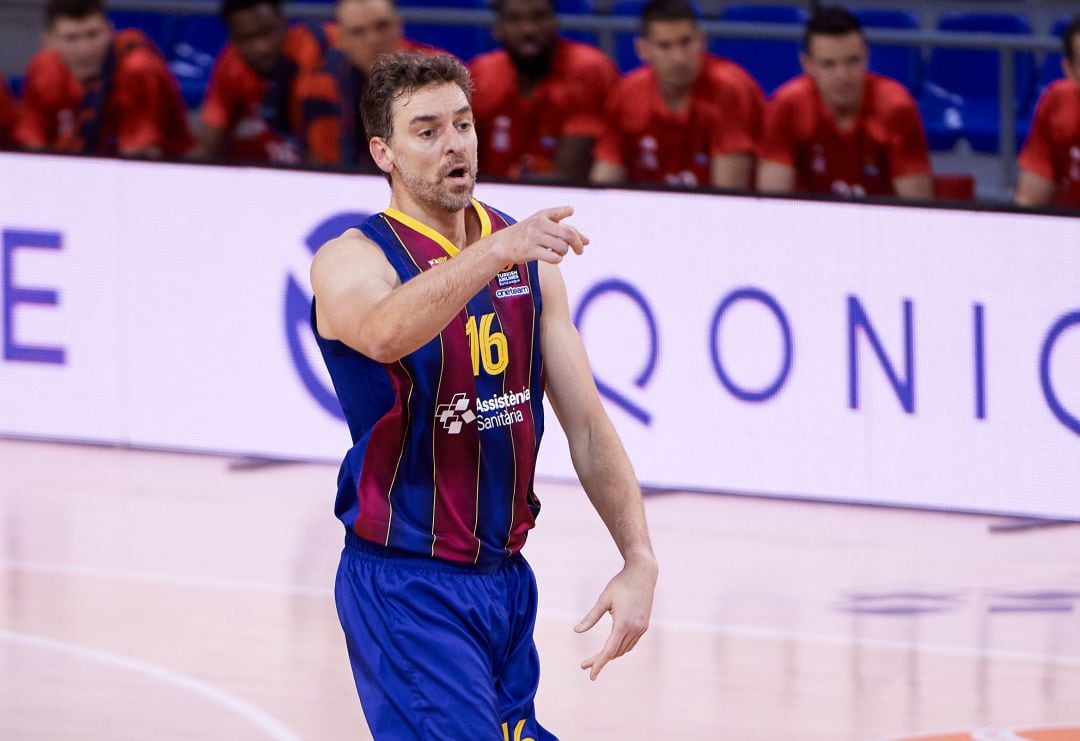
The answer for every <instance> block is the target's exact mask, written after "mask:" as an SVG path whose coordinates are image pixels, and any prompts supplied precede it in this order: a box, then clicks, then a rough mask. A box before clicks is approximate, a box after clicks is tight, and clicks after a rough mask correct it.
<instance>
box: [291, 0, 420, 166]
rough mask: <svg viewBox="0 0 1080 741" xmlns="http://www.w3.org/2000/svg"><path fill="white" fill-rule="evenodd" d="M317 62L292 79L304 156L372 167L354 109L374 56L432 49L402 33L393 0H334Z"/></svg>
mask: <svg viewBox="0 0 1080 741" xmlns="http://www.w3.org/2000/svg"><path fill="white" fill-rule="evenodd" d="M334 18H335V20H336V24H335V25H334V26H332V27H330V28H329V29H327V35H326V38H325V43H326V44H327V51H326V53H325V54H324V56H323V59H322V64H321V65H320V66H319V68H318V69H316V70H314V71H313V72H308V73H306V74H304V75H303V76H302V78H301V79H300V80H299V81H298V82H297V90H296V94H297V97H298V98H300V109H301V113H300V115H301V135H300V138H301V140H302V143H303V145H304V147H305V151H306V154H307V157H308V159H309V160H310V161H312V162H315V163H318V164H327V165H339V166H341V167H348V168H352V169H358V170H360V171H362V172H371V173H375V172H378V171H379V170H378V168H377V167H376V166H375V163H374V161H372V159H371V154H370V153H369V152H368V148H367V132H366V131H365V130H364V123H363V121H362V120H361V116H360V114H359V109H360V100H361V99H362V98H363V96H364V89H365V88H366V86H367V78H368V75H369V74H370V73H371V67H372V65H374V64H375V60H376V59H378V58H379V57H380V56H382V55H383V54H388V53H391V52H395V51H419V52H426V53H436V52H438V51H439V50H438V49H435V48H434V47H429V46H425V45H424V44H418V43H416V42H415V41H410V40H409V39H407V38H405V36H404V26H403V23H402V20H401V14H400V13H398V11H397V8H396V6H395V5H394V2H393V0H338V2H337V4H336V5H335V6H334Z"/></svg>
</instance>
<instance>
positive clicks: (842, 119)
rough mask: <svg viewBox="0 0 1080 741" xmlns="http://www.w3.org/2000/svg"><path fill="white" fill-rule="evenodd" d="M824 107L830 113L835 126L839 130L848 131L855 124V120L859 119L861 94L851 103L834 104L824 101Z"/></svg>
mask: <svg viewBox="0 0 1080 741" xmlns="http://www.w3.org/2000/svg"><path fill="white" fill-rule="evenodd" d="M825 107H826V108H827V109H828V111H829V113H831V114H832V117H833V121H834V122H836V128H838V129H840V130H841V131H850V130H851V129H852V128H853V127H854V126H855V123H856V121H858V120H859V109H860V108H862V96H861V95H860V96H859V99H858V100H856V101H855V103H854V104H853V105H834V104H832V103H829V102H828V101H826V102H825Z"/></svg>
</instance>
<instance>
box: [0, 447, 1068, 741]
mask: <svg viewBox="0 0 1080 741" xmlns="http://www.w3.org/2000/svg"><path fill="white" fill-rule="evenodd" d="M335 480H336V468H335V467H333V466H325V465H299V464H298V465H275V466H253V467H247V466H244V465H237V462H236V461H230V460H229V459H224V458H216V457H208V456H195V455H181V454H172V453H156V452H140V451H126V450H119V449H114V448H99V447H91V446H78V445H59V444H53V443H43V442H28V441H14V440H8V441H0V738H2V739H12V740H18V741H39V740H45V739H48V740H49V741H53V740H57V739H64V740H66V739H148V738H154V739H161V740H163V741H167V740H171V739H266V738H272V739H295V738H304V739H358V738H359V739H363V738H370V736H369V734H368V733H367V731H366V728H365V726H364V722H363V717H362V714H361V710H360V705H359V702H358V701H357V699H356V695H355V693H354V689H353V686H352V678H351V675H350V674H349V669H348V661H347V658H346V655H345V647H344V641H343V639H342V636H341V632H340V628H339V626H338V622H337V616H336V613H335V610H334V604H333V599H332V595H331V585H332V583H333V577H334V571H335V568H336V564H337V557H338V554H339V552H340V548H341V529H340V525H339V523H338V522H337V521H336V520H335V519H334V517H333V514H332V506H333V496H334V486H335ZM538 492H539V494H540V496H541V499H542V500H543V504H544V511H543V513H542V514H541V516H540V521H539V526H538V528H537V530H535V531H534V533H533V535H532V536H531V537H530V540H529V544H528V546H527V547H526V550H525V553H526V555H527V557H528V558H529V560H530V561H531V563H532V564H533V567H534V569H535V570H536V572H537V578H538V580H539V582H540V596H541V607H540V615H539V618H538V621H537V641H538V644H539V647H540V653H541V660H542V663H543V672H544V673H543V680H542V683H541V687H540V694H539V697H538V700H537V707H538V717H539V718H540V720H541V722H543V723H544V724H545V725H546V726H547V727H549V728H550V729H551V730H552V731H554V732H555V733H557V734H558V735H559V736H560V737H561V738H563V739H567V740H569V741H573V740H574V739H620V740H621V739H648V740H652V739H736V740H742V739H747V740H756V739H761V740H769V741H775V740H778V739H779V740H786V739H806V740H807V741H838V740H839V741H842V740H844V739H853V740H860V741H861V740H864V739H900V738H911V737H915V736H933V737H935V738H940V739H949V740H950V741H951V740H952V739H981V740H984V741H988V740H989V739H1016V738H1028V739H1046V740H1050V739H1053V740H1054V741H1062V740H1063V739H1080V526H1060V527H1037V528H1027V529H1018V530H1001V531H992V530H991V526H992V525H996V524H1000V523H1001V518H992V517H982V516H969V515H950V514H936V513H927V512H915V511H900V510H886V509H874V508H867V507H853V506H841V505H826V504H815V503H805V502H788V501H777V500H761V499H750V498H742V497H735V496H719V495H706V494H688V493H655V494H651V495H650V496H649V497H648V498H647V502H646V505H647V509H648V515H649V519H650V524H651V527H652V531H653V535H654V540H655V546H656V552H657V556H658V558H659V559H660V564H661V578H660V585H659V588H658V592H657V602H656V610H655V613H654V622H653V626H652V629H651V630H650V632H649V634H648V635H647V636H646V637H645V638H644V639H643V640H642V642H641V643H640V644H639V646H638V648H637V649H636V650H635V651H634V653H632V654H631V655H629V656H627V657H625V658H623V659H620V660H618V661H616V662H614V663H612V664H610V665H609V666H608V667H607V668H606V669H605V670H604V673H603V674H602V675H601V676H600V678H599V680H598V681H597V682H595V683H590V682H589V681H588V678H587V677H586V676H585V674H584V673H583V672H581V671H580V670H579V669H578V668H577V667H578V664H579V663H580V662H581V660H582V659H584V658H585V657H586V656H588V655H590V654H591V653H593V652H595V651H596V650H597V647H598V646H599V645H600V644H601V643H602V641H603V638H604V634H605V631H606V627H605V628H603V629H601V628H597V629H594V630H593V631H592V632H590V633H589V634H586V635H585V636H577V635H575V634H574V632H573V630H572V626H573V625H574V624H575V623H576V622H577V621H578V619H580V617H581V616H582V615H583V614H584V613H585V611H586V610H587V609H588V608H589V607H590V606H591V605H592V602H593V600H594V599H595V598H596V596H597V594H598V593H599V592H600V590H601V589H602V587H603V586H604V584H605V583H606V580H607V579H608V578H610V576H611V575H612V574H613V573H614V571H615V570H616V569H617V566H618V558H617V554H616V552H615V550H614V547H613V545H612V544H611V541H610V539H609V538H608V537H607V534H606V532H605V531H604V529H603V527H602V525H601V524H600V521H599V518H598V517H597V516H596V515H595V513H594V512H593V511H592V510H591V508H590V507H589V505H588V503H587V500H586V499H585V498H584V495H583V493H582V492H581V490H580V489H579V488H578V487H577V486H571V485H566V484H557V483H544V482H541V483H540V484H539V485H538ZM602 625H603V624H602ZM1069 728H1072V729H1073V730H1068V729H1069ZM1025 729H1029V730H1025ZM1030 729H1044V730H1041V731H1031V730H1030ZM1045 729H1057V730H1045ZM492 738H493V739H496V738H498V734H497V732H496V733H493V735H492Z"/></svg>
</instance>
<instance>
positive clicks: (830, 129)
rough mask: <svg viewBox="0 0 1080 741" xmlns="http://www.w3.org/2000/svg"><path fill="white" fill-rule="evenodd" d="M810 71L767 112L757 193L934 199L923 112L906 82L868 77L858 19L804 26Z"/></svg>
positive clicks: (816, 20) (835, 10) (823, 19)
mask: <svg viewBox="0 0 1080 741" xmlns="http://www.w3.org/2000/svg"><path fill="white" fill-rule="evenodd" d="M805 44H806V50H805V52H804V53H803V54H802V56H801V60H802V66H803V70H804V72H805V74H802V75H800V76H798V77H796V78H795V79H793V80H790V81H789V82H787V83H785V84H784V85H782V86H781V87H780V88H779V89H777V91H776V93H775V94H774V95H773V99H772V100H771V101H770V102H769V105H768V107H767V108H766V112H765V131H764V134H763V136H762V142H761V150H760V157H761V162H760V164H759V165H758V177H757V184H758V189H759V190H761V191H764V192H769V193H788V192H791V191H798V192H800V193H834V194H839V195H845V196H867V195H871V196H881V195H896V196H899V197H901V198H931V197H933V179H932V177H931V175H930V153H929V151H928V147H927V143H926V133H925V131H924V130H923V125H922V118H921V117H920V115H919V109H918V107H917V106H916V104H915V101H914V100H913V99H912V97H911V95H909V94H908V92H907V90H906V89H905V88H904V86H903V85H901V84H900V83H898V82H896V81H895V80H891V79H889V78H887V77H882V76H881V75H877V74H874V73H872V72H868V71H867V69H866V63H867V60H868V58H869V50H868V48H867V45H866V38H865V37H864V36H863V32H862V27H861V26H860V25H859V21H858V19H857V18H855V16H854V15H852V14H851V13H850V12H849V11H847V10H845V9H844V8H840V7H835V6H832V7H830V6H826V7H822V8H820V9H819V10H818V11H817V12H815V13H814V15H813V16H812V17H811V18H810V21H809V22H808V23H807V26H806V37H805Z"/></svg>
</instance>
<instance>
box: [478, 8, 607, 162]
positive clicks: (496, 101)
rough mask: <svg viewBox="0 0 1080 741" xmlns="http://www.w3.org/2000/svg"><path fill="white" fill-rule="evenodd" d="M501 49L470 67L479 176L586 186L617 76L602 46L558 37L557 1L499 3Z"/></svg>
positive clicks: (497, 32)
mask: <svg viewBox="0 0 1080 741" xmlns="http://www.w3.org/2000/svg"><path fill="white" fill-rule="evenodd" d="M494 8H495V25H494V27H493V29H492V31H493V33H494V36H495V38H496V39H498V41H499V42H500V43H501V44H502V46H503V48H502V49H497V50H495V51H492V52H488V53H487V54H482V55H480V56H478V57H477V58H476V59H474V60H473V62H472V64H471V65H470V70H469V71H470V73H471V74H472V79H473V85H474V86H475V94H474V99H475V100H474V106H473V109H474V112H475V114H476V132H477V138H478V141H479V146H480V153H479V156H480V172H481V174H485V175H495V176H498V177H506V178H515V179H543V180H562V181H577V182H582V181H584V180H586V179H587V178H588V175H589V168H590V166H591V164H592V148H593V145H594V143H595V141H596V138H597V137H598V136H599V135H600V133H601V132H602V131H603V127H604V100H605V99H606V98H607V95H608V93H609V92H610V91H611V88H612V87H613V86H614V85H615V83H616V81H617V80H618V71H617V70H616V69H615V65H614V64H612V62H611V60H610V59H608V58H607V56H605V55H604V53H603V52H601V51H600V50H599V49H595V48H593V47H591V46H588V45H587V44H580V43H577V42H575V41H570V40H567V39H564V38H561V37H560V36H559V35H558V33H557V32H558V21H557V19H556V18H555V4H554V0H497V1H496V2H495V5H494Z"/></svg>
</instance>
